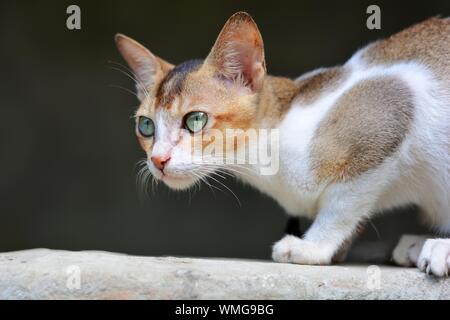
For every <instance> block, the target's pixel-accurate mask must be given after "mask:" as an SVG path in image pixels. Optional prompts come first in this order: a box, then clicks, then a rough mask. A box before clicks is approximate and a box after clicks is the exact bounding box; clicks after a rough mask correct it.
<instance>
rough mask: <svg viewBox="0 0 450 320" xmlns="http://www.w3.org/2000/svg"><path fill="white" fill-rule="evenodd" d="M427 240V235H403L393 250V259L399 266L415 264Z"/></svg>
mask: <svg viewBox="0 0 450 320" xmlns="http://www.w3.org/2000/svg"><path fill="white" fill-rule="evenodd" d="M426 240H427V237H425V236H413V235H403V236H402V237H401V238H400V241H399V242H398V244H397V246H396V247H395V249H394V251H393V252H392V260H393V261H394V262H395V263H396V264H397V265H399V266H403V267H412V266H415V265H416V264H417V260H418V258H419V254H420V251H421V250H422V247H423V245H424V243H425V241H426Z"/></svg>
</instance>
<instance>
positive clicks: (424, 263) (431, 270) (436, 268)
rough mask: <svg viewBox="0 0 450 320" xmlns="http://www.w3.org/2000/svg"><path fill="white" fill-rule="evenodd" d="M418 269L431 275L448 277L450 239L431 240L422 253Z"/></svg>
mask: <svg viewBox="0 0 450 320" xmlns="http://www.w3.org/2000/svg"><path fill="white" fill-rule="evenodd" d="M417 267H418V268H419V269H420V270H421V271H423V272H426V273H427V274H429V275H434V276H436V277H447V276H448V275H449V270H450V239H429V240H427V241H426V242H425V244H424V246H423V248H422V252H421V253H420V256H419V260H418V263H417Z"/></svg>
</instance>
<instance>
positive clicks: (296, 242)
mask: <svg viewBox="0 0 450 320" xmlns="http://www.w3.org/2000/svg"><path fill="white" fill-rule="evenodd" d="M332 257H333V252H332V250H329V249H328V248H327V247H325V246H320V245H317V244H316V243H313V242H309V241H306V240H302V239H300V238H297V237H295V236H292V235H288V236H285V237H284V238H283V239H281V240H280V241H278V242H277V243H275V245H274V246H273V250H272V259H273V260H274V261H276V262H282V263H297V264H309V265H311V264H330V263H331V259H332Z"/></svg>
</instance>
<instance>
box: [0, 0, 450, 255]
mask: <svg viewBox="0 0 450 320" xmlns="http://www.w3.org/2000/svg"><path fill="white" fill-rule="evenodd" d="M70 4H77V5H79V6H80V7H81V19H82V29H81V30H80V31H69V30H68V29H67V28H66V18H67V14H66V8H67V6H68V5H70ZM370 4H377V5H379V6H380V7H381V11H382V29H381V30H375V31H372V30H368V29H367V28H366V19H367V16H368V15H367V14H366V8H367V6H368V5H370ZM239 10H245V11H248V12H249V13H250V14H252V15H253V17H254V18H255V20H256V22H257V23H258V25H259V27H260V30H261V32H262V34H263V37H264V41H265V48H266V57H267V65H268V70H269V72H270V73H272V74H276V75H286V76H291V77H297V76H300V75H301V74H302V73H304V72H306V71H309V70H312V69H314V68H318V67H322V66H333V65H336V64H341V63H343V62H345V61H346V59H347V58H349V57H350V55H351V54H352V53H353V52H354V51H355V50H357V49H358V48H360V47H361V46H363V45H365V44H367V43H368V42H370V41H373V40H375V39H379V38H382V37H384V36H387V35H390V34H392V33H394V32H397V31H399V30H401V29H403V28H405V27H407V26H409V25H411V24H413V23H416V22H419V21H421V20H424V19H426V18H427V17H430V16H434V15H438V14H440V15H444V16H446V15H449V14H450V2H449V1H448V0H441V1H435V0H427V1H422V2H417V3H416V2H411V1H327V2H323V1H310V0H308V1H301V0H297V1H280V0H278V1H267V2H264V1H230V0H228V1H136V0H127V1H23V0H22V1H5V0H3V1H1V4H0V33H1V39H2V41H1V43H0V48H1V49H0V197H1V198H0V251H9V250H19V249H27V248H35V247H49V248H54V249H71V250H82V249H96V250H110V251H118V252H125V253H130V254H140V255H194V256H224V257H245V258H268V257H269V256H270V245H271V244H272V243H273V242H274V241H276V240H278V239H279V238H280V237H281V236H282V233H283V229H284V224H285V221H286V216H285V214H284V213H283V211H282V210H281V209H280V208H279V207H278V206H277V205H276V204H275V202H274V201H273V200H271V199H269V198H266V197H264V196H262V195H261V194H259V192H257V191H254V190H252V189H250V188H248V187H245V186H241V185H239V184H237V183H235V182H233V181H226V182H225V183H226V184H227V185H228V186H229V187H230V188H231V189H233V191H234V192H235V193H236V194H237V195H238V197H239V198H240V200H241V203H242V206H239V205H238V203H237V201H236V200H235V199H234V197H233V196H232V195H231V194H230V193H228V192H224V193H221V192H216V193H215V195H213V194H212V193H211V191H210V190H209V189H208V188H207V187H203V188H202V190H201V191H200V192H197V193H196V194H195V195H194V196H192V197H191V199H190V198H189V196H188V195H187V194H186V193H184V194H178V193H174V192H171V191H169V190H167V189H166V188H164V187H162V188H159V189H158V190H156V192H155V195H153V196H150V197H148V198H147V199H144V200H142V199H140V198H139V197H138V192H137V191H136V187H135V176H136V170H135V164H136V162H137V161H138V160H139V159H141V158H142V157H143V156H144V154H143V152H142V151H141V150H140V148H139V146H138V144H137V141H136V139H135V136H134V124H133V121H132V120H131V119H130V116H131V115H132V114H133V111H134V110H135V108H136V106H137V105H138V102H137V100H136V99H135V98H134V97H133V96H132V95H131V94H129V93H127V92H125V91H123V90H120V89H117V88H114V87H111V85H118V86H123V87H126V88H129V89H133V84H132V82H131V81H130V80H129V79H128V78H127V77H125V76H124V75H122V74H120V73H119V72H117V71H115V70H113V69H111V67H112V66H113V65H112V64H111V63H109V61H115V62H120V63H123V61H122V59H121V57H120V56H119V55H118V53H117V51H116V49H115V47H114V42H113V36H114V34H115V33H116V32H121V33H125V34H127V35H129V36H131V37H133V38H135V39H137V40H139V41H140V42H142V43H143V44H145V45H146V46H147V47H148V48H149V49H150V50H152V51H153V52H154V53H155V54H157V55H160V56H161V57H163V58H164V59H166V60H168V61H170V62H172V63H180V62H182V61H184V60H186V59H190V58H198V57H200V58H201V57H205V56H206V54H207V53H208V51H209V49H210V47H211V46H212V44H213V42H214V40H215V37H216V36H217V34H218V32H219V31H220V29H221V27H222V25H223V23H224V22H225V21H226V20H227V18H228V17H229V16H230V15H231V14H232V13H234V12H236V11H239ZM417 225H418V224H417V219H416V217H415V214H414V211H411V210H403V211H400V212H397V213H396V214H394V215H390V216H389V217H388V216H385V217H382V218H379V219H375V220H374V221H373V223H372V225H369V227H368V229H367V233H366V235H365V236H364V239H365V241H367V242H371V243H372V242H373V241H376V240H377V239H380V241H382V242H383V243H384V244H385V247H389V246H392V245H393V243H394V242H395V241H396V239H397V238H398V237H399V235H400V234H401V233H403V232H414V231H416V229H417V228H418V227H417ZM375 229H377V231H375Z"/></svg>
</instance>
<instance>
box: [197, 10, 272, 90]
mask: <svg viewBox="0 0 450 320" xmlns="http://www.w3.org/2000/svg"><path fill="white" fill-rule="evenodd" d="M205 62H206V63H207V64H210V65H212V66H213V68H215V70H216V73H217V75H219V76H220V77H221V78H223V79H225V80H227V81H233V82H238V83H241V85H244V86H245V87H246V88H249V89H250V90H251V91H252V92H257V91H258V90H260V89H261V87H262V85H263V81H264V76H265V74H266V63H265V59H264V44H263V40H262V36H261V33H260V32H259V30H258V26H257V25H256V23H255V21H253V19H252V17H251V16H250V15H249V14H248V13H246V12H238V13H235V14H234V15H232V16H231V18H230V19H228V21H227V22H226V23H225V26H224V27H223V29H222V31H221V32H220V34H219V36H218V38H217V40H216V43H215V44H214V47H213V48H212V50H211V52H210V53H209V55H208V57H207V58H206V61H205Z"/></svg>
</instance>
